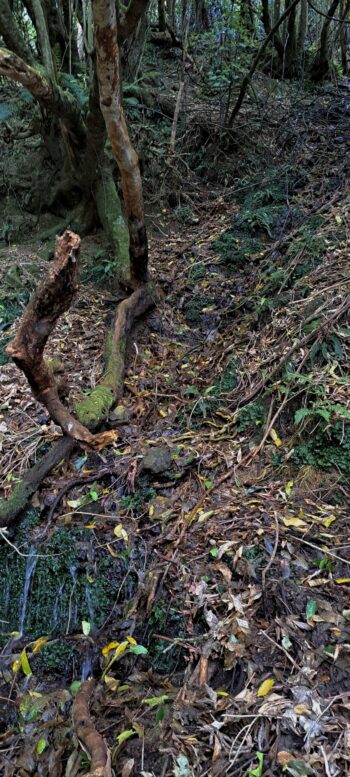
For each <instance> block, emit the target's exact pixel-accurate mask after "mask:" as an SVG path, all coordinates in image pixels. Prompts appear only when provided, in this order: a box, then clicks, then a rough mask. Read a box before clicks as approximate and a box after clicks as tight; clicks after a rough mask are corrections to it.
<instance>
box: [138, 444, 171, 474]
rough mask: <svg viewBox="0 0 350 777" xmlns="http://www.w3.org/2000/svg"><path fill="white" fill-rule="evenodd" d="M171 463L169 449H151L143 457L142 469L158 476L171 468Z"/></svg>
mask: <svg viewBox="0 0 350 777" xmlns="http://www.w3.org/2000/svg"><path fill="white" fill-rule="evenodd" d="M171 461H172V459H171V452H170V450H169V448H151V449H150V450H149V451H147V453H145V455H144V457H143V461H142V468H143V469H145V470H146V471H147V472H152V473H153V474H154V475H158V474H159V473H160V472H165V470H167V469H169V467H171Z"/></svg>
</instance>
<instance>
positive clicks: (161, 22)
mask: <svg viewBox="0 0 350 777" xmlns="http://www.w3.org/2000/svg"><path fill="white" fill-rule="evenodd" d="M158 30H159V32H165V30H166V17H165V8H164V0H158Z"/></svg>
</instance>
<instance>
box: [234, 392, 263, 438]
mask: <svg viewBox="0 0 350 777" xmlns="http://www.w3.org/2000/svg"><path fill="white" fill-rule="evenodd" d="M265 418H266V409H265V407H264V405H263V403H262V402H261V401H259V400H255V401H254V402H250V403H249V405H245V407H242V409H241V410H239V411H238V414H237V428H238V431H239V432H240V433H242V432H246V431H247V429H250V428H252V429H254V428H256V427H261V426H262V425H263V423H264V421H265Z"/></svg>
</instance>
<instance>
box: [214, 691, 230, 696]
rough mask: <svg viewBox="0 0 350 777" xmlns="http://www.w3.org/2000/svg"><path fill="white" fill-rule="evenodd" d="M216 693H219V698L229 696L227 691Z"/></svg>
mask: <svg viewBox="0 0 350 777" xmlns="http://www.w3.org/2000/svg"><path fill="white" fill-rule="evenodd" d="M216 693H217V695H218V696H228V695H229V694H228V693H227V691H216Z"/></svg>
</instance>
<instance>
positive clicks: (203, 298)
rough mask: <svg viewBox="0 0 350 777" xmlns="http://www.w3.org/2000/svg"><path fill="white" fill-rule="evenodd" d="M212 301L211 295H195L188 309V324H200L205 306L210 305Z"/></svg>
mask: <svg viewBox="0 0 350 777" xmlns="http://www.w3.org/2000/svg"><path fill="white" fill-rule="evenodd" d="M211 301H212V299H211V297H208V296H207V295H206V294H198V295H197V296H193V297H192V298H191V300H190V302H189V304H188V306H187V309H186V322H187V324H198V323H199V322H200V320H201V315H202V313H203V308H205V307H207V306H208V305H210V303H211Z"/></svg>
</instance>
